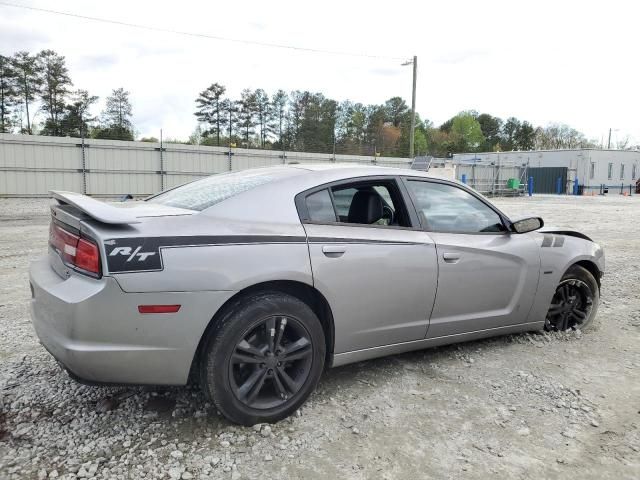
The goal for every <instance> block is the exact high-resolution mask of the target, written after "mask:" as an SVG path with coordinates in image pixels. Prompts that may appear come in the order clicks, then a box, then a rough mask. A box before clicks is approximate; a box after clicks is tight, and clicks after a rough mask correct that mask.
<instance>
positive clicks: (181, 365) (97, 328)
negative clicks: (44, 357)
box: [29, 257, 234, 385]
mask: <svg viewBox="0 0 640 480" xmlns="http://www.w3.org/2000/svg"><path fill="white" fill-rule="evenodd" d="M142 275H143V274H142ZM29 280H30V283H31V287H32V292H33V297H32V299H31V318H32V321H33V326H34V328H35V331H36V333H37V335H38V337H39V339H40V341H41V343H42V344H43V346H44V347H45V348H46V349H47V350H48V351H49V353H51V355H53V357H55V358H56V359H57V360H58V361H59V362H60V363H61V364H62V365H63V366H64V367H65V368H66V369H67V370H69V371H70V372H71V373H72V375H73V376H74V377H78V378H79V379H82V380H84V381H86V382H92V383H115V384H151V385H184V384H185V383H186V382H187V379H188V375H189V370H190V368H191V362H192V360H193V356H194V354H195V351H196V349H197V346H198V343H199V341H200V338H201V337H202V334H203V333H204V330H205V328H206V326H207V325H208V323H209V321H210V320H211V318H212V316H213V315H214V313H215V312H216V311H217V310H218V309H219V308H220V307H221V306H222V305H223V304H224V302H225V301H226V300H227V299H229V298H230V297H231V296H232V295H233V293H234V292H230V291H229V292H227V291H222V292H206V291H205V292H158V293H125V292H123V291H122V289H121V288H120V286H119V285H118V283H117V282H116V281H115V279H113V278H111V277H103V278H101V279H99V280H96V279H93V278H89V277H86V276H83V275H80V274H75V273H73V274H72V275H71V276H70V277H69V278H66V279H64V278H61V277H60V276H59V275H58V274H57V273H56V272H55V271H54V270H53V269H52V268H51V266H50V263H49V259H48V258H47V257H44V258H42V259H40V260H37V261H35V262H33V263H32V264H31V267H30V269H29ZM152 304H179V305H181V308H180V310H179V311H178V312H177V313H172V314H145V315H142V314H140V313H139V312H138V305H152Z"/></svg>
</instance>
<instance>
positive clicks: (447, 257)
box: [442, 252, 461, 263]
mask: <svg viewBox="0 0 640 480" xmlns="http://www.w3.org/2000/svg"><path fill="white" fill-rule="evenodd" d="M460 257H461V255H460V254H459V253H456V252H444V253H443V254H442V259H443V260H444V261H445V262H447V263H458V261H459V260H460Z"/></svg>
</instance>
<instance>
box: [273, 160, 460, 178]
mask: <svg viewBox="0 0 640 480" xmlns="http://www.w3.org/2000/svg"><path fill="white" fill-rule="evenodd" d="M286 168H291V169H298V170H306V171H308V172H310V173H313V172H317V173H324V174H327V173H333V174H334V176H336V177H343V178H345V179H347V178H352V177H361V176H378V175H403V176H410V177H425V178H436V179H441V180H449V181H451V180H452V179H451V178H448V177H444V176H442V175H437V174H433V173H429V172H423V171H420V170H412V169H410V168H398V167H388V166H381V165H365V164H349V163H308V164H307V163H305V164H299V163H289V164H286V165H277V166H273V167H261V169H262V170H270V169H274V170H276V169H277V170H281V169H286ZM454 181H455V180H454Z"/></svg>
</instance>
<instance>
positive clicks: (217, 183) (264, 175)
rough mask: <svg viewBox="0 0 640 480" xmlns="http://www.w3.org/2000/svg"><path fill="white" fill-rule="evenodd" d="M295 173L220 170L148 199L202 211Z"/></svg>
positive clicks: (162, 203)
mask: <svg viewBox="0 0 640 480" xmlns="http://www.w3.org/2000/svg"><path fill="white" fill-rule="evenodd" d="M297 173H300V171H295V170H293V169H287V170H285V169H256V170H255V171H251V170H244V171H241V172H232V173H222V174H219V175H212V176H210V177H207V178H203V179H202V180H196V181H195V182H191V183H187V184H186V185H182V186H180V187H177V188H174V189H173V190H168V191H166V192H163V193H161V194H159V195H156V196H155V197H152V198H150V199H148V200H147V201H148V202H150V203H159V204H161V205H168V206H170V207H178V208H187V209H189V210H204V209H205V208H209V207H210V206H212V205H215V204H216V203H220V202H221V201H223V200H225V199H227V198H229V197H232V196H234V195H237V194H239V193H242V192H246V191H247V190H250V189H252V188H255V187H258V186H260V185H264V184H265V183H269V182H271V181H273V180H277V179H279V178H283V177H286V176H289V175H292V174H297Z"/></svg>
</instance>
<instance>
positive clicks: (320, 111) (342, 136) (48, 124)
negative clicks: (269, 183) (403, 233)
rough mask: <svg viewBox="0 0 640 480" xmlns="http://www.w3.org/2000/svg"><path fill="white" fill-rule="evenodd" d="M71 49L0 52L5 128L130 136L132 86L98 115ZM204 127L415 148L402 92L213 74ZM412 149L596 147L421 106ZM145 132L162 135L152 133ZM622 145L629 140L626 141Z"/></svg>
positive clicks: (238, 138) (207, 139)
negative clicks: (428, 111)
mask: <svg viewBox="0 0 640 480" xmlns="http://www.w3.org/2000/svg"><path fill="white" fill-rule="evenodd" d="M72 87H73V82H72V80H71V77H70V75H69V70H68V68H67V65H66V61H65V57H64V56H61V55H59V54H57V53H56V52H54V51H53V50H42V51H40V52H38V53H36V54H30V53H29V52H25V51H21V52H17V53H15V54H13V55H11V56H3V55H0V133H23V134H34V133H37V134H40V135H52V136H70V137H81V136H87V137H93V138H109V139H117V140H133V139H134V137H135V130H134V126H133V124H132V105H131V101H130V98H129V92H127V91H126V90H125V89H124V88H117V89H114V90H113V91H112V93H111V95H110V96H109V97H108V98H107V99H106V102H105V108H104V110H103V111H102V112H101V114H100V115H98V116H94V115H93V114H92V109H94V108H95V104H96V103H97V102H98V97H97V96H95V95H91V94H89V92H88V91H87V90H83V89H73V88H72ZM195 107H196V108H195V112H194V114H195V117H196V120H197V122H198V126H197V127H196V129H195V130H194V132H193V134H192V135H191V136H190V137H189V139H188V140H187V141H184V142H180V143H190V144H201V145H219V146H229V145H232V146H238V147H245V148H265V149H278V150H288V151H307V152H320V153H333V152H335V153H341V154H355V155H384V156H402V157H406V156H408V154H409V132H410V128H411V110H410V108H409V107H408V105H407V103H406V101H405V100H404V99H402V98H401V97H397V96H396V97H391V98H389V99H388V100H387V101H385V102H384V103H382V104H363V103H359V102H353V101H351V100H344V101H337V100H334V99H331V98H328V97H326V96H325V95H324V94H322V93H319V92H315V93H314V92H309V91H301V90H295V91H292V92H285V91H284V90H277V91H276V92H273V93H271V94H269V93H267V92H266V91H265V90H264V89H262V88H258V89H256V90H250V89H244V90H242V92H241V93H240V95H239V97H237V98H231V97H230V96H229V95H227V89H226V87H225V86H224V85H221V84H219V83H213V84H211V85H210V86H208V87H207V88H205V89H204V90H203V91H202V92H200V94H199V95H198V96H197V98H196V100H195ZM415 125H416V126H415V152H416V155H434V156H438V157H446V156H450V155H452V154H454V153H460V152H479V151H510V150H531V149H561V148H586V147H598V145H597V143H596V142H594V141H590V140H588V139H587V138H586V137H585V136H584V135H583V134H582V133H580V132H579V131H577V130H575V129H573V128H571V127H569V126H567V125H564V124H550V125H547V126H546V127H540V126H538V127H534V126H533V125H532V124H531V123H530V122H528V121H526V120H520V119H517V118H515V117H510V118H507V119H506V120H502V119H501V118H498V117H496V116H493V115H490V114H488V113H478V112H476V111H474V110H468V111H463V112H460V113H458V114H457V115H455V116H454V117H452V118H450V119H449V120H447V121H446V122H444V123H442V124H441V125H439V126H436V125H434V124H433V123H432V122H431V121H429V120H427V119H422V118H421V117H420V115H419V114H417V113H416V122H415ZM140 140H142V141H157V139H156V138H154V137H148V138H142V139H140ZM623 143H624V144H619V145H618V147H619V148H628V141H626V140H624V141H623Z"/></svg>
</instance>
